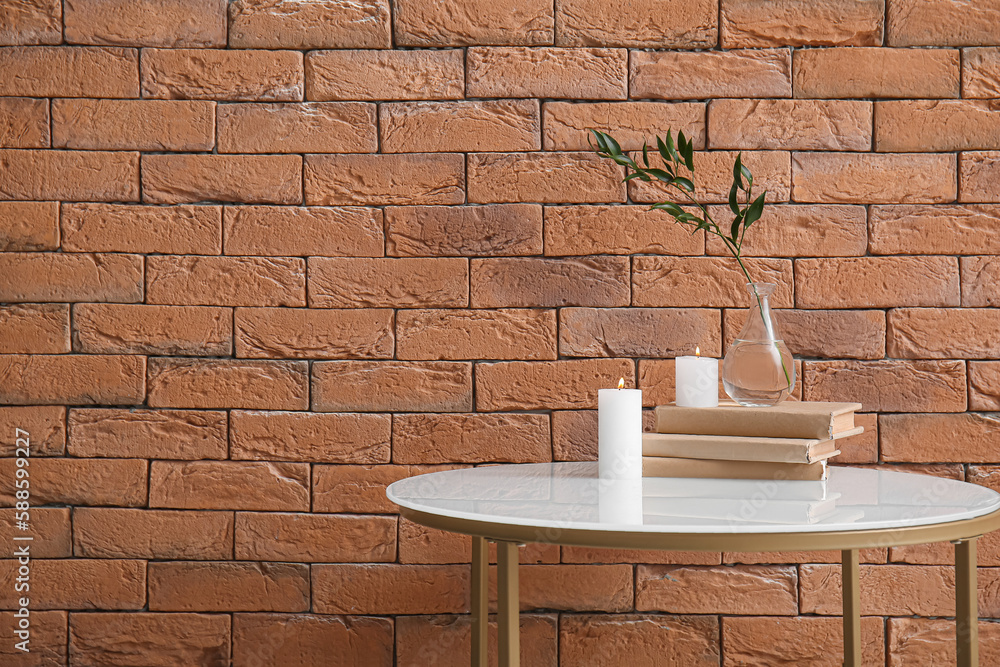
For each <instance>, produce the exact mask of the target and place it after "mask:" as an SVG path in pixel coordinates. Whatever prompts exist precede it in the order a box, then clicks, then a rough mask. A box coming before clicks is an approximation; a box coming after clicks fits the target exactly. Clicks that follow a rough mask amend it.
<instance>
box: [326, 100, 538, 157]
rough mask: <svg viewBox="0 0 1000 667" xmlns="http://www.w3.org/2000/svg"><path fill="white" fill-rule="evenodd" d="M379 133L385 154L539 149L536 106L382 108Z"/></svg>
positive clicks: (414, 105) (453, 104) (481, 103)
mask: <svg viewBox="0 0 1000 667" xmlns="http://www.w3.org/2000/svg"><path fill="white" fill-rule="evenodd" d="M379 128H380V132H381V142H380V145H381V150H382V151H383V152H385V153H420V152H446V153H447V152H471V151H530V150H539V149H540V148H541V119H540V113H539V106H538V101H537V100H486V101H475V102H397V103H389V104H381V105H379ZM313 152H315V151H313ZM341 152H346V151H343V149H341Z"/></svg>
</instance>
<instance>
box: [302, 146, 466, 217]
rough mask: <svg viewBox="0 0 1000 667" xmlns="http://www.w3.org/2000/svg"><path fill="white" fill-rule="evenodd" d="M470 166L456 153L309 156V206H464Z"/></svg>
mask: <svg viewBox="0 0 1000 667" xmlns="http://www.w3.org/2000/svg"><path fill="white" fill-rule="evenodd" d="M289 157H291V156H289ZM464 166H465V164H464V160H463V159H462V156H461V155H459V154H455V153H445V154H441V155H437V154H434V153H408V154H404V155H307V156H306V158H305V186H304V187H305V202H306V204H311V205H316V204H319V205H353V206H368V205H371V206H387V205H407V206H409V205H419V204H463V203H465V170H464Z"/></svg>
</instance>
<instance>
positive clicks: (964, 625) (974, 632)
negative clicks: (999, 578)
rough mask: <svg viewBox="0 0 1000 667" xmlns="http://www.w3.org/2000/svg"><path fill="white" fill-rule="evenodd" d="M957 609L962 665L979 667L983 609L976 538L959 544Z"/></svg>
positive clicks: (956, 622)
mask: <svg viewBox="0 0 1000 667" xmlns="http://www.w3.org/2000/svg"><path fill="white" fill-rule="evenodd" d="M955 612H956V613H955V633H956V639H957V643H958V667H976V665H978V664H979V608H978V601H977V599H976V538H975V537H973V538H972V539H968V540H960V541H958V542H956V543H955Z"/></svg>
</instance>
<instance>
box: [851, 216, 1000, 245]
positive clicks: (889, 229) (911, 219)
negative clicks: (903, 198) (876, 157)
mask: <svg viewBox="0 0 1000 667" xmlns="http://www.w3.org/2000/svg"><path fill="white" fill-rule="evenodd" d="M868 227H869V249H870V252H871V253H872V254H875V255H961V254H964V253H965V252H967V251H968V249H969V248H975V249H976V252H983V253H995V254H1000V206H991V205H988V204H983V205H964V206H961V205H955V206H929V205H922V204H912V205H898V206H872V207H871V209H870V212H869V222H868Z"/></svg>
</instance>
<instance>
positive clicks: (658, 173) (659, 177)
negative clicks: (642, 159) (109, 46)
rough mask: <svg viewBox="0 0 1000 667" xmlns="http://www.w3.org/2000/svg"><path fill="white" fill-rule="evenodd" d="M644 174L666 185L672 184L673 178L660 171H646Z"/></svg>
mask: <svg viewBox="0 0 1000 667" xmlns="http://www.w3.org/2000/svg"><path fill="white" fill-rule="evenodd" d="M646 173H647V174H649V175H650V176H652V177H653V178H655V179H657V180H660V181H663V182H664V183H666V184H667V185H669V184H671V183H673V182H674V178H673V176H671V175H670V174H668V173H667V172H665V171H663V170H662V169H647V170H646Z"/></svg>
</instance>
